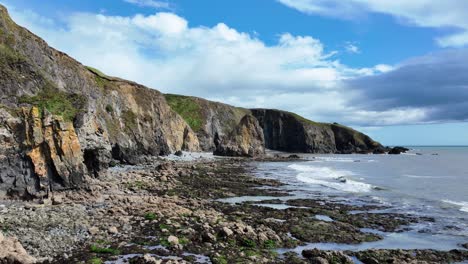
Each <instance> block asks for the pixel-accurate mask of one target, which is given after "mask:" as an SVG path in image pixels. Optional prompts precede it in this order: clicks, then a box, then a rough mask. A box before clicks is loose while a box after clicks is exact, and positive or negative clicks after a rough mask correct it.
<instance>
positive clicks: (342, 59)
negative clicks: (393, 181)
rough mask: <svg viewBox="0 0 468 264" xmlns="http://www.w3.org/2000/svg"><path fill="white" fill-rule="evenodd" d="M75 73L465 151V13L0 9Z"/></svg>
mask: <svg viewBox="0 0 468 264" xmlns="http://www.w3.org/2000/svg"><path fill="white" fill-rule="evenodd" d="M0 3H1V4H3V5H6V6H7V8H8V9H9V12H10V14H11V16H12V17H13V19H14V20H15V21H16V22H17V23H18V24H20V25H22V26H25V27H27V28H28V29H29V30H31V31H32V32H33V33H35V34H37V35H39V36H40V37H42V38H43V39H45V40H46V41H47V42H48V43H49V44H50V45H51V46H53V47H54V48H56V49H59V50H61V51H64V52H66V53H68V54H69V55H70V56H72V57H74V58H76V59H77V60H79V61H80V62H82V63H83V64H85V65H89V66H92V67H95V68H98V69H100V70H101V71H103V72H105V73H106V74H108V75H113V76H118V77H122V78H126V79H130V80H133V81H137V82H139V83H142V84H144V85H146V86H148V87H151V88H154V89H158V90H160V91H162V92H164V93H177V94H184V95H193V96H199V97H204V98H207V99H210V100H215V101H221V102H224V103H229V104H233V105H236V106H242V107H249V108H275V109H283V110H288V111H292V112H296V113H298V114H300V115H303V116H304V117H307V118H309V119H311V120H314V121H321V122H338V123H341V124H345V125H349V126H352V127H354V128H356V129H359V130H361V131H363V132H365V133H367V134H369V135H370V136H371V137H374V138H375V139H376V140H378V141H380V142H381V143H383V144H385V145H468V123H467V122H466V121H468V16H467V15H466V14H467V13H468V1H459V0H444V1H433V0H412V1H408V0H404V1H403V0H348V1H342V0H255V1H252V0H235V1H234V0H223V1H219V0H197V1H193V0H100V1H92V0H80V1H76V0H61V1H55V0H40V1H39V0H0Z"/></svg>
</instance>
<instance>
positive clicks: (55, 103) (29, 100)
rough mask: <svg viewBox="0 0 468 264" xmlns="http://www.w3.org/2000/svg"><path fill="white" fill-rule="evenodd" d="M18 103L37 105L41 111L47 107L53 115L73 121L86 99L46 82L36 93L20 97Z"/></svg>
mask: <svg viewBox="0 0 468 264" xmlns="http://www.w3.org/2000/svg"><path fill="white" fill-rule="evenodd" d="M19 103H25V104H30V105H33V106H37V107H39V109H41V111H43V110H44V109H47V111H49V112H50V113H52V114H53V115H59V116H62V117H63V119H64V120H65V121H73V119H74V118H75V117H76V115H77V114H78V113H79V112H81V111H83V109H84V106H85V104H86V99H85V98H84V97H83V96H81V95H77V94H69V93H66V92H63V91H60V90H58V89H57V88H55V87H53V86H52V85H50V84H46V85H45V87H44V88H43V89H42V90H41V91H40V92H39V93H38V94H37V95H35V96H22V97H20V98H19Z"/></svg>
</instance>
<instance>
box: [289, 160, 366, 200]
mask: <svg viewBox="0 0 468 264" xmlns="http://www.w3.org/2000/svg"><path fill="white" fill-rule="evenodd" d="M289 168H291V169H294V170H296V171H299V173H298V174H297V176H296V179H297V180H299V181H301V182H305V183H309V184H314V185H320V186H324V187H328V188H331V189H335V190H339V191H345V192H356V193H358V192H370V191H371V190H372V189H373V188H374V186H372V185H370V184H367V183H363V182H358V181H354V180H351V179H349V178H348V177H349V176H353V175H354V173H352V172H351V171H346V170H335V169H333V168H330V167H318V166H311V165H302V164H292V165H289Z"/></svg>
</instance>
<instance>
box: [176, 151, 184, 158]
mask: <svg viewBox="0 0 468 264" xmlns="http://www.w3.org/2000/svg"><path fill="white" fill-rule="evenodd" d="M174 155H176V156H178V157H182V156H183V155H184V153H183V152H182V151H180V150H178V151H176V152H175V153H174Z"/></svg>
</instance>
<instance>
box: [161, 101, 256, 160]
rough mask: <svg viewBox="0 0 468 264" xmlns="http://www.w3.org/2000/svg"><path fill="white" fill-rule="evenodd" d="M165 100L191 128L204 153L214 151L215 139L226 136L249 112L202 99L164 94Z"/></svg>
mask: <svg viewBox="0 0 468 264" xmlns="http://www.w3.org/2000/svg"><path fill="white" fill-rule="evenodd" d="M165 96H166V100H167V102H168V103H169V105H170V106H171V107H172V109H173V110H174V111H176V112H177V113H179V114H180V116H182V117H183V118H184V119H185V121H186V122H187V123H188V124H189V125H190V126H191V128H192V129H193V131H195V132H196V135H197V137H198V139H199V141H200V147H201V148H202V149H203V150H204V151H213V150H215V149H216V145H215V138H223V137H225V136H227V135H228V134H229V133H231V131H232V130H233V129H235V128H236V126H237V125H238V124H239V123H240V121H241V119H242V118H243V117H244V116H245V115H248V114H250V110H248V109H244V108H240V107H234V106H231V105H227V104H222V103H217V102H212V101H208V100H205V99H202V98H197V97H191V96H182V95H174V94H166V95H165Z"/></svg>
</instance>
